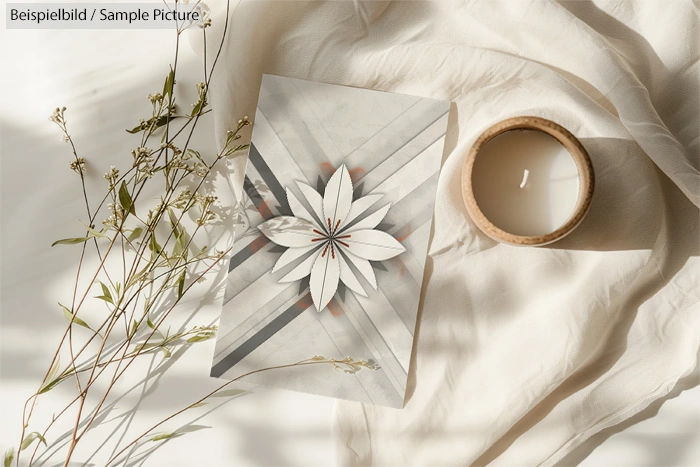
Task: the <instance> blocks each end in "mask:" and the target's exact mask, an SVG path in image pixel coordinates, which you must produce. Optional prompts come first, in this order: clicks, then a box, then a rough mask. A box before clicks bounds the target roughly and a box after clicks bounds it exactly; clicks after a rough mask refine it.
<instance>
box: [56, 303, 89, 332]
mask: <svg viewBox="0 0 700 467" xmlns="http://www.w3.org/2000/svg"><path fill="white" fill-rule="evenodd" d="M58 305H59V306H60V307H61V309H62V310H63V316H65V317H66V319H67V320H68V321H71V322H73V323H75V324H77V325H78V326H82V327H84V328H87V329H89V330H91V331H92V328H91V327H90V326H88V324H87V323H86V322H85V321H83V320H82V319H80V318H78V317H77V316H75V315H74V314H73V312H71V311H70V310H69V309H68V308H66V307H65V306H63V305H61V304H60V303H59V304H58Z"/></svg>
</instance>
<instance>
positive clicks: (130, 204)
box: [119, 180, 136, 214]
mask: <svg viewBox="0 0 700 467" xmlns="http://www.w3.org/2000/svg"><path fill="white" fill-rule="evenodd" d="M119 202H120V203H121V205H122V208H124V211H126V212H128V213H131V214H136V209H135V208H134V201H133V200H132V199H131V195H130V194H129V188H127V186H126V181H124V180H122V184H121V185H120V186H119Z"/></svg>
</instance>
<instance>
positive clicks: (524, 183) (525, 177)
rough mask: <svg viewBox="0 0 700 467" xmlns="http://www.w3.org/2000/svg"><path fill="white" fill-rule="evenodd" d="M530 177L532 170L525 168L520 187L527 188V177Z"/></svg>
mask: <svg viewBox="0 0 700 467" xmlns="http://www.w3.org/2000/svg"><path fill="white" fill-rule="evenodd" d="M529 177H530V171H529V170H527V169H525V172H523V181H522V182H520V188H525V185H527V179H528V178H529Z"/></svg>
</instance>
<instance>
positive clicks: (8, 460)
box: [3, 448, 15, 467]
mask: <svg viewBox="0 0 700 467" xmlns="http://www.w3.org/2000/svg"><path fill="white" fill-rule="evenodd" d="M14 459H15V448H10V449H8V450H7V451H5V462H3V465H4V467H10V466H11V465H12V461H13V460H14Z"/></svg>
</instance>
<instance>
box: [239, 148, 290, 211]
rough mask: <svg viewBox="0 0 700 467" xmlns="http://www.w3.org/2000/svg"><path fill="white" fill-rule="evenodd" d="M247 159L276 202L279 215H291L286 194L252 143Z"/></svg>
mask: <svg viewBox="0 0 700 467" xmlns="http://www.w3.org/2000/svg"><path fill="white" fill-rule="evenodd" d="M248 158H249V160H250V162H252V163H253V165H254V166H255V170H257V171H258V173H259V174H260V176H261V177H262V179H263V181H264V182H265V184H266V185H267V187H268V188H269V189H270V192H271V193H272V194H273V195H274V197H275V199H276V200H277V204H279V206H280V209H279V211H280V215H282V216H289V215H291V213H292V210H291V209H289V203H287V192H286V191H285V190H284V188H283V187H282V185H280V183H279V181H277V177H275V174H273V173H272V170H271V169H270V167H269V166H268V165H267V162H265V159H263V157H262V155H260V152H259V151H258V148H256V147H255V144H253V143H251V144H250V151H249V153H248Z"/></svg>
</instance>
